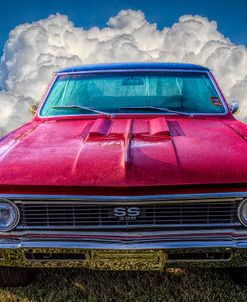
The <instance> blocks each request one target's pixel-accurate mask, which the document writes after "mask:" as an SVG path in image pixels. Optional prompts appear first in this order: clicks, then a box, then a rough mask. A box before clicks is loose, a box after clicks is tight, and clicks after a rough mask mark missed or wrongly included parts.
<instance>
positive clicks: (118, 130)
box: [87, 117, 170, 140]
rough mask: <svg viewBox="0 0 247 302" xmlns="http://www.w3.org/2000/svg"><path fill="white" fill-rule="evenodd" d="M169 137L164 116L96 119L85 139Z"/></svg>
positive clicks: (153, 138) (152, 138)
mask: <svg viewBox="0 0 247 302" xmlns="http://www.w3.org/2000/svg"><path fill="white" fill-rule="evenodd" d="M130 137H131V138H137V139H145V140H148V139H151V140H155V139H158V140H160V139H162V140H164V139H169V138H170V129H169V127H168V124H167V121H166V119H165V118H164V117H158V118H152V119H128V118H127V119H123V118H119V119H118V118H116V119H112V120H110V119H104V118H99V119H97V120H96V121H95V122H94V123H93V124H92V126H91V129H90V130H89V132H88V137H87V140H101V139H124V140H127V139H128V138H130Z"/></svg>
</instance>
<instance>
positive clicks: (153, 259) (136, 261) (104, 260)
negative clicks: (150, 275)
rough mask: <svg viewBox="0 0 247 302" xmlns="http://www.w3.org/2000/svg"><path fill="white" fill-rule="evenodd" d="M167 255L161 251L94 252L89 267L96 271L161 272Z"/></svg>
mask: <svg viewBox="0 0 247 302" xmlns="http://www.w3.org/2000/svg"><path fill="white" fill-rule="evenodd" d="M166 260H167V254H166V253H165V252H164V251H162V250H94V251H92V252H91V255H90V259H89V266H90V268H92V269H96V270H133V271H150V270H153V271H157V270H159V271H160V270H163V269H164V267H165V264H166Z"/></svg>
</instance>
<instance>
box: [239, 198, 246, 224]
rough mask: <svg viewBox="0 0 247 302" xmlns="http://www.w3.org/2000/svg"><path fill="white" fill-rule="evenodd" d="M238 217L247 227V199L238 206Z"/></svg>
mask: <svg viewBox="0 0 247 302" xmlns="http://www.w3.org/2000/svg"><path fill="white" fill-rule="evenodd" d="M238 219H239V220H240V222H241V223H242V224H243V225H244V226H246V227H247V199H245V200H243V201H242V202H241V203H240V204H239V206H238Z"/></svg>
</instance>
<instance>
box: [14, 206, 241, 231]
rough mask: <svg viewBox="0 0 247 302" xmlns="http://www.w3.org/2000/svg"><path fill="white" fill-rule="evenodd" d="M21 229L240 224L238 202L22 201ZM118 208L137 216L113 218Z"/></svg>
mask: <svg viewBox="0 0 247 302" xmlns="http://www.w3.org/2000/svg"><path fill="white" fill-rule="evenodd" d="M17 205H18V207H19V210H20V214H21V219H20V222H19V225H18V227H17V228H18V229H46V230H47V229H48V230H49V229H61V230H66V229H68V230H70V229H73V230H81V229H133V228H138V229H139V228H145V229H147V228H162V229H164V228H172V227H214V226H222V227H223V226H236V225H240V224H239V221H238V218H237V206H238V202H236V201H226V202H224V201H218V202H215V201H213V202H212V201H203V202H201V201H200V202H189V201H186V202H184V203H181V202H180V203H165V202H163V203H162V204H161V203H159V204H155V203H154V204H138V203H136V204H134V205H133V204H131V205H127V204H123V203H121V204H114V205H109V204H108V205H107V204H92V205H90V204H83V203H80V202H75V201H70V202H60V203H59V202H39V201H36V202H29V201H27V202H20V203H18V204H17ZM116 207H121V208H124V211H127V209H128V208H131V207H138V208H139V210H140V215H138V216H136V217H131V216H128V215H126V216H124V217H122V218H120V217H116V216H115V215H114V209H116Z"/></svg>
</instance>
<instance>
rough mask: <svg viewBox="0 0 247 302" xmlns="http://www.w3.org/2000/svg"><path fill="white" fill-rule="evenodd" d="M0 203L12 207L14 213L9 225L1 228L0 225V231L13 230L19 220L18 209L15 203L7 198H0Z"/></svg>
mask: <svg viewBox="0 0 247 302" xmlns="http://www.w3.org/2000/svg"><path fill="white" fill-rule="evenodd" d="M1 203H5V204H8V205H9V206H10V207H11V208H12V209H13V213H14V220H13V222H12V223H11V225H10V226H8V227H6V228H3V227H1V225H0V232H8V231H11V230H13V229H14V228H15V227H16V226H17V225H18V223H19V221H20V211H19V209H18V207H17V205H16V204H15V203H14V202H12V201H11V200H9V199H6V198H0V204H1Z"/></svg>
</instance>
